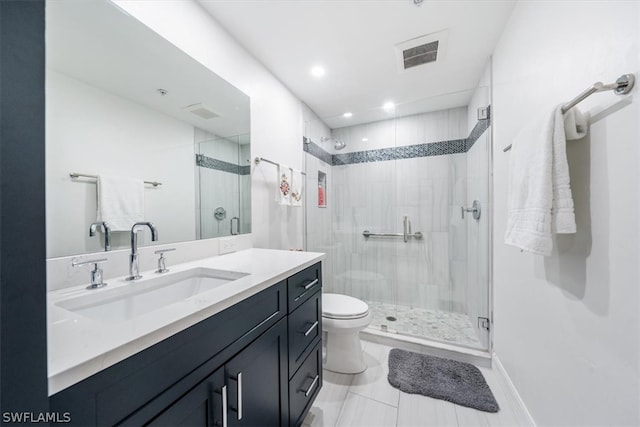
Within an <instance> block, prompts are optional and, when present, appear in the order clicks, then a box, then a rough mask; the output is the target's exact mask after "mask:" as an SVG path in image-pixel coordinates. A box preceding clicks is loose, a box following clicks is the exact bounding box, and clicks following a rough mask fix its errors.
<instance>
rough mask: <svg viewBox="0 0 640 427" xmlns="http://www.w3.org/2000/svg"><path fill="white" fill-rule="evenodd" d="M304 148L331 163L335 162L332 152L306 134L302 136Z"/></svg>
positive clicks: (314, 155)
mask: <svg viewBox="0 0 640 427" xmlns="http://www.w3.org/2000/svg"><path fill="white" fill-rule="evenodd" d="M302 149H303V150H304V151H306V152H307V153H309V154H311V155H312V156H313V157H316V158H318V159H320V160H322V161H323V162H325V163H327V164H329V165H331V164H332V163H333V156H332V155H331V154H330V153H328V152H327V151H325V150H324V149H323V148H322V147H320V146H319V145H318V144H316V143H314V142H312V141H311V140H310V139H309V138H307V137H305V136H303V137H302Z"/></svg>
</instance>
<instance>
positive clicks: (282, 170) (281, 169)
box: [276, 165, 291, 205]
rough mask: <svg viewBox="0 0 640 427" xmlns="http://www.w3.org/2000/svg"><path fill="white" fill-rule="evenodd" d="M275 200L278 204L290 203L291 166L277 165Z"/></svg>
mask: <svg viewBox="0 0 640 427" xmlns="http://www.w3.org/2000/svg"><path fill="white" fill-rule="evenodd" d="M276 202H278V204H280V205H291V168H289V166H285V165H279V166H278V177H277V181H276Z"/></svg>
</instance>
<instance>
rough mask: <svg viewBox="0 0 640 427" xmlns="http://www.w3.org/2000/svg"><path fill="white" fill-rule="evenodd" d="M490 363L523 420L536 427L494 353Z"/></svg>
mask: <svg viewBox="0 0 640 427" xmlns="http://www.w3.org/2000/svg"><path fill="white" fill-rule="evenodd" d="M492 362H493V368H494V370H495V371H497V372H498V373H499V374H500V377H502V380H503V381H504V383H505V384H506V385H507V388H508V390H509V392H510V393H511V396H512V397H513V400H514V402H516V403H517V405H518V407H519V409H520V412H521V415H522V418H523V420H526V421H527V422H528V424H529V425H530V426H531V427H536V422H535V421H534V420H533V417H532V416H531V414H530V413H529V410H528V409H527V406H526V405H525V404H524V401H523V400H522V398H521V397H520V393H518V390H517V389H516V386H515V385H513V382H512V381H511V378H509V374H508V373H507V371H506V370H505V369H504V366H503V365H502V362H500V359H499V358H498V355H497V354H495V353H493V357H492Z"/></svg>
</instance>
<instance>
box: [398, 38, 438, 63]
mask: <svg viewBox="0 0 640 427" xmlns="http://www.w3.org/2000/svg"><path fill="white" fill-rule="evenodd" d="M439 43H440V41H439V40H436V41H433V42H431V43H427V44H423V45H420V46H416V47H411V48H409V49H405V50H403V51H402V59H403V66H404V69H405V70H406V69H407V68H411V67H415V66H417V65H422V64H428V63H429V62H434V61H435V60H436V59H438V44H439Z"/></svg>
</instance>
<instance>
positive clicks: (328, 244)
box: [302, 104, 340, 292]
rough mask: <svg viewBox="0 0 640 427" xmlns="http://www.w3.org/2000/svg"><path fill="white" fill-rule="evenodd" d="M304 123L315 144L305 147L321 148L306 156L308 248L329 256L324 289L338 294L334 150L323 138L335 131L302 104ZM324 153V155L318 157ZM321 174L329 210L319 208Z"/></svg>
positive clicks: (324, 267)
mask: <svg viewBox="0 0 640 427" xmlns="http://www.w3.org/2000/svg"><path fill="white" fill-rule="evenodd" d="M302 115H303V120H304V135H305V138H307V139H306V140H307V141H313V144H309V145H306V144H305V145H303V148H307V149H308V148H309V147H317V148H318V152H317V153H315V154H314V153H309V152H307V151H305V153H304V168H305V171H306V173H307V177H306V181H305V190H304V191H305V205H306V207H305V212H306V218H305V228H306V232H305V239H306V240H305V248H306V249H307V250H309V251H317V252H324V253H326V258H325V260H324V261H323V262H322V278H323V287H324V289H325V291H326V292H332V291H335V288H334V281H333V260H334V258H335V257H337V256H340V253H339V251H337V250H336V249H335V248H334V246H333V241H332V238H331V229H332V225H331V222H332V217H333V209H334V206H335V204H334V203H333V197H334V196H333V194H332V190H331V185H332V182H333V168H332V167H331V157H330V155H329V153H332V152H333V147H332V146H331V143H330V142H329V141H325V142H323V141H322V137H328V136H330V135H331V129H329V127H328V126H327V125H326V124H325V123H324V122H323V121H322V120H320V118H319V117H318V116H317V115H316V114H315V113H314V112H313V111H312V110H311V109H310V108H309V107H308V106H307V105H305V104H302ZM317 154H321V155H317ZM318 171H320V172H322V173H324V174H325V176H326V179H327V189H328V190H329V192H328V194H327V198H328V203H327V205H326V207H322V208H321V207H318Z"/></svg>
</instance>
